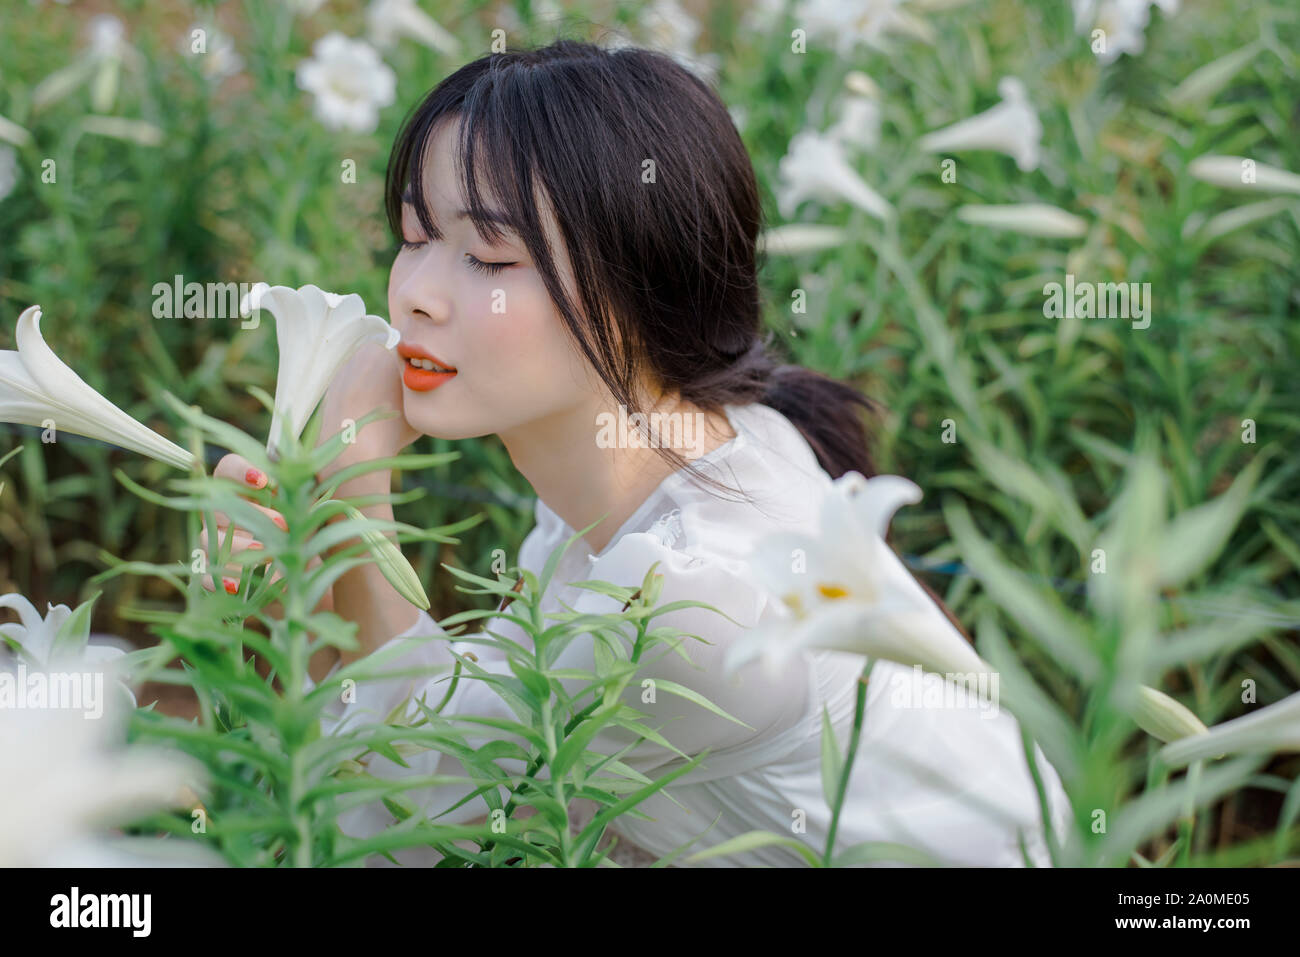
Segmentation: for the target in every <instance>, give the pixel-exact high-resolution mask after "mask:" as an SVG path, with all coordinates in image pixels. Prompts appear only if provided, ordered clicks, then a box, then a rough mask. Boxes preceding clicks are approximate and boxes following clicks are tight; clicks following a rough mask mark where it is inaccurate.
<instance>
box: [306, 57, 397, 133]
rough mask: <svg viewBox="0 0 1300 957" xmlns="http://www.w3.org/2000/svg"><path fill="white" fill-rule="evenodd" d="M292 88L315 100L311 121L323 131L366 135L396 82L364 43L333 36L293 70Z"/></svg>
mask: <svg viewBox="0 0 1300 957" xmlns="http://www.w3.org/2000/svg"><path fill="white" fill-rule="evenodd" d="M298 87H299V88H300V89H303V90H306V91H307V92H308V93H311V94H313V95H314V96H315V98H316V102H315V111H316V118H317V119H319V120H320V121H321V123H322V124H324V125H325V126H326V127H327V128H328V129H331V130H353V131H355V132H358V133H372V132H374V130H375V128H376V127H377V126H378V125H379V111H380V110H381V109H383V108H384V107H386V106H388V105H389V104H390V103H392V102H393V100H394V99H395V98H396V96H397V76H396V74H394V73H393V71H392V70H390V69H389V68H388V66H387V64H385V63H384V61H383V60H381V59H380V58H379V54H378V53H377V52H376V51H375V48H374V47H372V46H371V45H370V44H369V43H366V42H365V41H364V40H350V39H348V38H347V37H345V36H344V35H343V34H341V33H338V32H333V33H328V34H326V35H325V36H323V37H321V39H319V40H317V41H316V45H315V46H314V47H312V57H311V59H309V60H304V61H303V62H302V63H300V64H299V65H298Z"/></svg>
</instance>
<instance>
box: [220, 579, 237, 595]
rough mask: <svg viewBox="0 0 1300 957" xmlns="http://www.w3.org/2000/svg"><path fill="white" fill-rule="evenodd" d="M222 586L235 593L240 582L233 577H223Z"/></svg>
mask: <svg viewBox="0 0 1300 957" xmlns="http://www.w3.org/2000/svg"><path fill="white" fill-rule="evenodd" d="M221 587H222V588H224V589H225V590H226V591H227V592H229V593H230V594H231V595H233V594H234V593H235V592H237V591H239V582H237V581H235V580H234V579H233V578H223V579H221Z"/></svg>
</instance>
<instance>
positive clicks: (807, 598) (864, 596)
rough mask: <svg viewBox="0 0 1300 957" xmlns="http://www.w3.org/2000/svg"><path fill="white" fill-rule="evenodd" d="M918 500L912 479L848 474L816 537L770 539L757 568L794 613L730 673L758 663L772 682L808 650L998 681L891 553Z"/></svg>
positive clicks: (734, 657) (763, 633)
mask: <svg viewBox="0 0 1300 957" xmlns="http://www.w3.org/2000/svg"><path fill="white" fill-rule="evenodd" d="M920 500H921V490H920V489H919V488H917V486H916V485H915V484H914V483H912V482H910V481H908V480H907V479H905V478H900V477H898V476H896V475H881V476H877V477H875V478H871V479H867V478H863V477H862V475H860V474H859V473H857V472H847V473H845V474H844V475H843V476H841V477H840V478H838V479H836V480H835V482H834V483H833V486H832V489H831V492H830V493H829V494H828V495H827V496H826V499H825V501H824V503H823V505H822V513H821V520H820V524H819V532H818V534H816V535H807V534H803V533H798V532H783V533H780V534H778V535H774V536H771V537H769V538H768V539H767V540H766V541H765V542H764V543H763V544H762V546H760V548H759V549H758V550H757V552H756V554H755V556H754V558H753V560H752V562H751V568H752V570H753V572H754V575H755V576H756V577H757V579H758V580H759V582H760V583H761V584H762V585H763V587H764V588H765V590H767V591H768V592H769V593H771V594H773V595H776V596H777V597H779V598H780V600H781V602H782V605H783V607H784V610H785V611H787V612H788V613H789V614H788V617H786V618H784V619H779V620H776V621H771V622H766V623H764V624H762V625H759V626H757V627H755V628H752V629H750V631H749V632H748V633H747V634H746V635H745V636H744V637H743V638H742V639H741V640H739V641H738V642H737V643H736V644H735V645H734V646H733V648H732V649H731V651H730V653H729V654H728V657H727V664H726V667H727V669H728V672H729V673H730V672H734V671H735V670H736V669H738V668H740V667H742V666H743V665H744V664H746V663H747V662H749V661H751V660H753V659H755V658H758V659H760V660H761V661H762V663H763V667H764V668H765V669H766V670H767V671H768V673H770V674H773V675H775V674H777V673H779V672H780V670H781V668H782V667H783V666H784V664H785V663H786V662H787V661H788V660H789V659H790V658H791V657H792V656H794V655H796V654H798V653H799V652H800V651H801V650H803V649H806V648H828V649H834V650H837V651H848V652H854V653H856V654H861V655H866V656H870V657H872V658H883V659H886V660H888V661H893V662H897V663H898V664H902V665H907V666H912V665H920V666H921V667H922V668H924V669H926V670H927V671H932V672H935V673H937V674H970V673H980V672H983V673H986V674H992V673H993V668H992V666H990V665H989V664H988V663H987V662H985V661H984V660H983V659H982V658H980V656H979V655H978V654H976V652H975V649H974V648H972V647H971V645H970V643H969V642H968V641H967V640H966V639H965V638H964V637H963V636H962V635H961V634H960V633H959V632H958V631H957V629H956V628H954V627H953V625H952V623H951V622H950V621H949V620H948V619H947V617H946V616H945V615H944V614H943V612H942V611H940V609H939V606H938V605H936V604H935V603H934V601H933V599H931V598H930V596H929V595H928V594H926V592H925V589H923V588H922V587H921V585H920V583H919V582H917V580H916V579H915V578H913V577H912V575H911V574H910V573H909V572H908V571H907V569H906V567H904V565H903V563H902V561H901V560H900V559H899V558H898V556H897V555H896V554H895V553H894V551H893V549H891V548H890V547H889V546H888V545H886V544H885V533H886V531H887V530H888V528H889V522H890V520H891V519H892V518H893V515H894V512H895V511H897V510H898V508H899V507H900V506H901V505H904V504H907V503H915V502H919V501H920Z"/></svg>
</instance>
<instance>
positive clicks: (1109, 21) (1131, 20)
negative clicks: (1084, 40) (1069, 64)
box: [1073, 0, 1179, 63]
mask: <svg viewBox="0 0 1300 957" xmlns="http://www.w3.org/2000/svg"><path fill="white" fill-rule="evenodd" d="M1155 5H1156V6H1158V7H1160V9H1161V10H1162V11H1163V12H1164V13H1165V15H1167V16H1169V15H1172V14H1175V13H1177V12H1178V6H1179V0H1155ZM1073 6H1074V26H1075V31H1076V32H1077V33H1091V32H1092V31H1093V30H1101V31H1103V33H1104V34H1105V40H1104V42H1105V46H1104V47H1103V49H1101V50H1100V51H1098V53H1097V59H1098V60H1100V61H1101V62H1102V63H1113V62H1114V61H1115V60H1117V59H1118V58H1119V57H1120V55H1121V54H1124V53H1128V54H1136V53H1141V52H1142V51H1143V50H1144V49H1145V48H1146V28H1147V23H1148V22H1149V21H1150V19H1151V6H1152V0H1101V2H1100V3H1098V0H1074V4H1073Z"/></svg>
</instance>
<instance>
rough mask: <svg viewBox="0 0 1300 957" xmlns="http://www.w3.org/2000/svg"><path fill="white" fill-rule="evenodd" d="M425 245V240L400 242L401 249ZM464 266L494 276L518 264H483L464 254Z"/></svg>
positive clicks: (477, 259)
mask: <svg viewBox="0 0 1300 957" xmlns="http://www.w3.org/2000/svg"><path fill="white" fill-rule="evenodd" d="M427 244H428V240H425V239H422V240H419V241H418V242H417V241H413V240H410V239H403V240H402V248H403V249H419V248H420V247H421V246H424V245H427ZM465 265H467V266H469V268H470V269H473V270H475V271H476V272H485V273H489V274H495V273H499V272H501V270H503V269H508V268H510V267H511V266H518V265H519V263H517V262H513V263H499V262H484V261H483V260H481V259H479V258H478V257H477V256H474V255H472V254H470V253H466V254H465Z"/></svg>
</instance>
